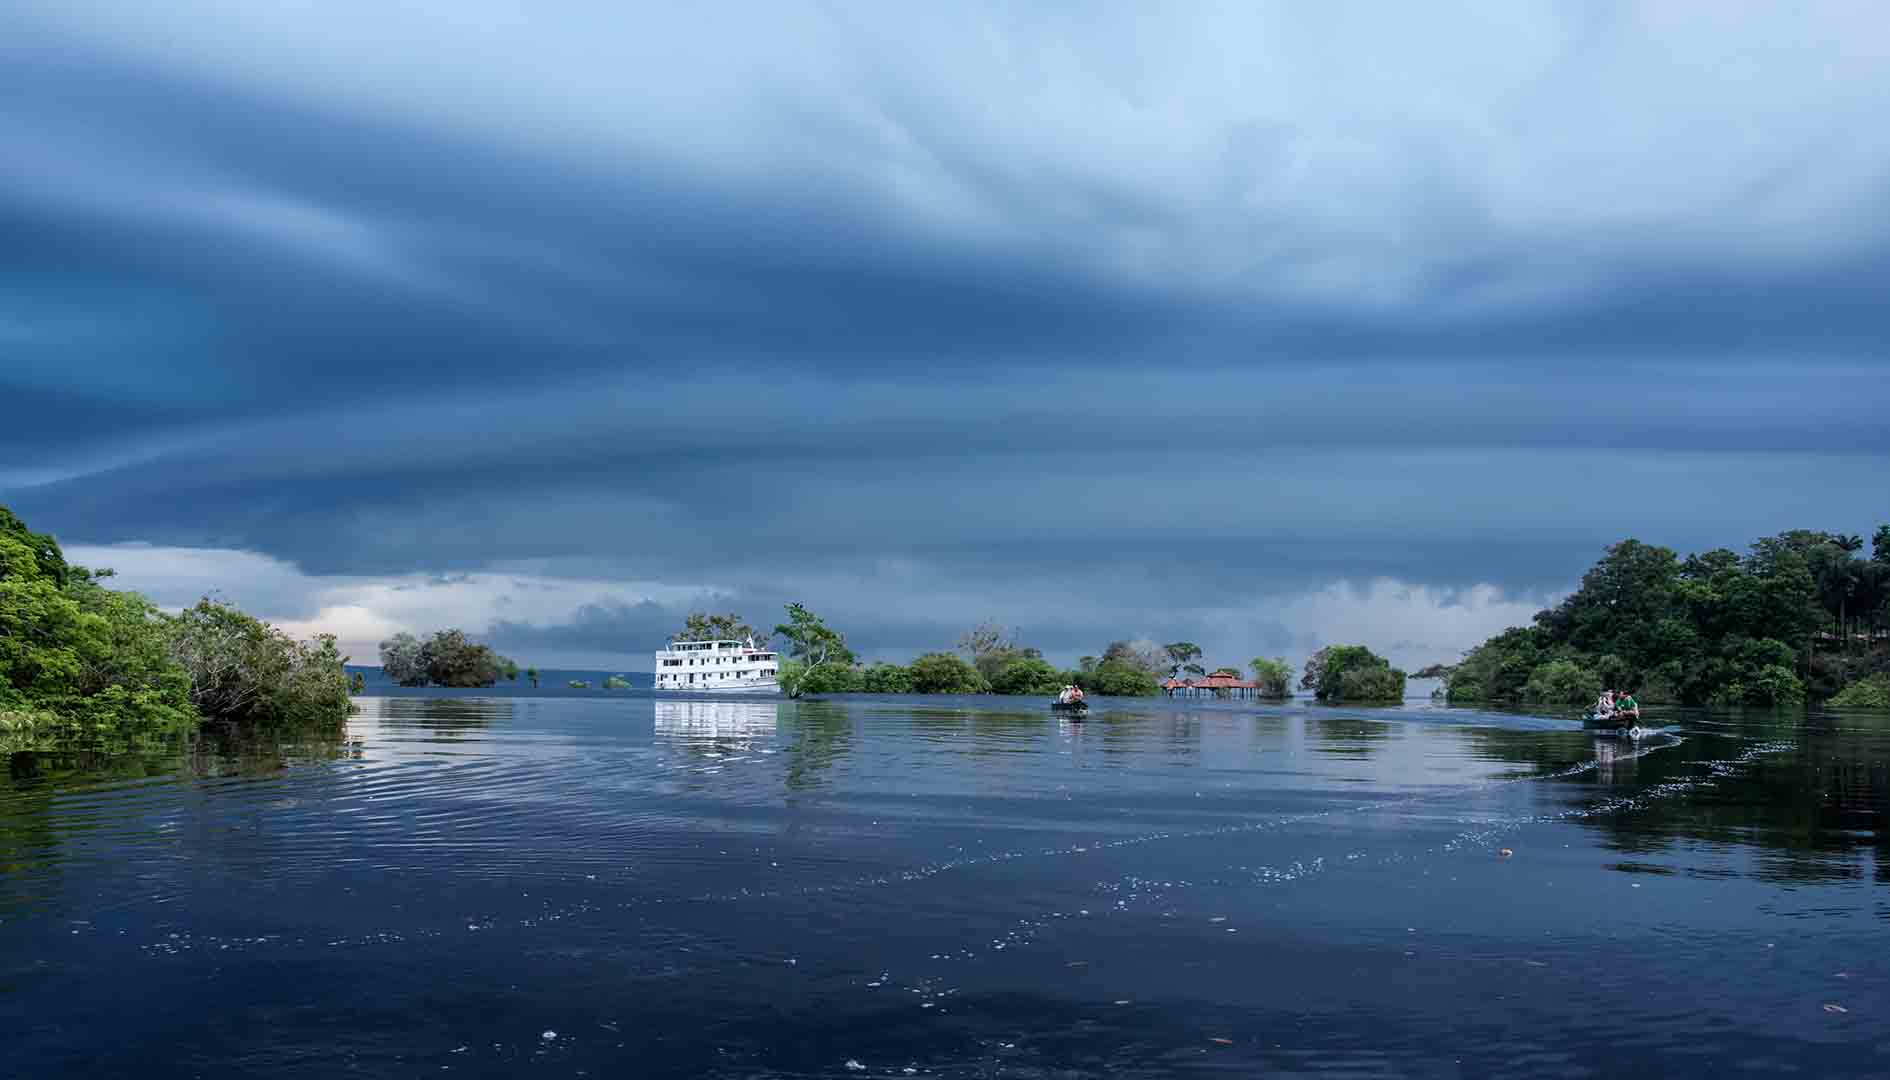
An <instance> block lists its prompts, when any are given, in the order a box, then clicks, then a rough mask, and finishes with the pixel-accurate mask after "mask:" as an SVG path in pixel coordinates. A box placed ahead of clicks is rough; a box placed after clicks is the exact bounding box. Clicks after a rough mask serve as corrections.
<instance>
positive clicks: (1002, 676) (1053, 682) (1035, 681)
mask: <svg viewBox="0 0 1890 1080" xmlns="http://www.w3.org/2000/svg"><path fill="white" fill-rule="evenodd" d="M1063 686H1064V679H1063V674H1062V673H1061V672H1059V671H1058V670H1057V669H1056V668H1053V667H1051V666H1050V665H1049V664H1048V663H1047V662H1045V661H1043V660H1037V659H1028V658H1020V659H1016V660H1012V661H1011V662H1010V663H1008V664H1005V665H1004V666H1003V667H1001V668H999V669H998V671H997V675H996V677H995V678H993V679H992V680H991V692H992V693H994V694H1054V693H1056V692H1057V691H1058V690H1061V689H1063Z"/></svg>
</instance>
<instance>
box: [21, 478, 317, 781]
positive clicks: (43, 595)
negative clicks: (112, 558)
mask: <svg viewBox="0 0 1890 1080" xmlns="http://www.w3.org/2000/svg"><path fill="white" fill-rule="evenodd" d="M111 576H112V572H111V571H110V570H87V569H86V568H84V567H81V566H74V565H71V564H70V563H67V562H66V559H65V553H64V552H63V551H62V550H61V549H60V547H59V544H58V543H57V542H56V541H54V540H53V538H52V537H51V536H47V535H45V534H42V533H35V532H33V531H31V530H30V529H28V528H27V527H26V524H25V523H24V522H23V521H21V520H20V519H19V518H18V517H16V516H15V515H14V514H13V512H12V511H10V510H8V509H7V508H5V507H0V752H12V751H20V750H36V749H67V748H90V749H103V750H125V749H131V748H133V747H136V746H138V745H141V744H144V743H146V742H148V741H150V740H154V739H159V738H163V737H166V736H169V735H172V734H175V733H178V732H185V731H189V730H190V729H192V728H194V727H195V726H197V725H198V724H201V723H203V722H205V721H219V722H223V723H226V724H231V725H241V726H259V725H323V726H335V725H339V724H340V723H341V721H342V720H343V719H344V718H345V717H346V716H347V715H348V712H349V709H350V706H349V703H348V690H349V678H348V675H347V672H346V671H344V670H343V668H342V665H343V664H344V663H346V661H347V658H346V657H344V656H341V655H340V654H339V653H338V652H337V651H336V649H335V639H334V638H333V637H332V636H329V635H321V636H318V637H316V638H314V639H313V640H309V641H298V640H296V639H294V638H291V637H289V636H288V635H287V634H284V633H283V632H281V631H280V630H277V629H276V628H274V627H272V626H270V625H269V624H268V623H265V622H262V621H261V620H259V619H256V618H255V617H253V616H250V615H246V614H244V613H243V612H241V611H239V610H237V609H236V608H235V607H233V606H231V605H228V604H222V603H218V602H216V601H213V600H209V599H205V600H203V601H201V602H199V603H198V604H197V605H196V606H195V607H191V608H188V609H186V610H185V611H183V612H182V613H180V614H177V615H168V614H166V613H164V612H163V611H161V610H159V608H158V607H157V605H155V604H153V603H152V602H151V601H150V600H147V599H146V598H145V597H143V596H141V595H139V594H137V593H135V592H125V591H119V590H115V589H108V588H106V587H105V586H104V585H103V584H102V582H104V581H106V580H108V579H109V578H110V577H111Z"/></svg>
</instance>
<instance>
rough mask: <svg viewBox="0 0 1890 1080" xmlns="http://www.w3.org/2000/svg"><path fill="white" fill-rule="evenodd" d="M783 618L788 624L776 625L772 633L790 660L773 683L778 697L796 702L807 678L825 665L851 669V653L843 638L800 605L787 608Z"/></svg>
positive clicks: (783, 664) (802, 691)
mask: <svg viewBox="0 0 1890 1080" xmlns="http://www.w3.org/2000/svg"><path fill="white" fill-rule="evenodd" d="M787 615H788V621H787V622H784V623H781V624H779V625H777V626H776V627H775V628H774V632H775V633H776V634H779V635H780V636H781V638H782V640H784V641H786V642H787V643H788V656H789V657H791V660H789V661H785V662H783V663H782V664H781V668H780V670H779V671H778V672H777V673H776V676H775V680H776V681H777V682H778V683H780V685H781V692H782V693H784V694H786V695H787V696H788V697H790V698H797V697H800V696H801V695H802V694H803V693H806V692H808V691H807V688H806V681H807V677H808V675H810V674H812V673H814V672H816V671H818V670H819V669H820V668H822V667H823V666H826V665H834V664H837V665H839V666H842V667H852V666H853V653H852V651H851V650H849V649H848V648H847V638H846V635H845V634H842V633H840V632H839V631H837V630H834V629H832V628H831V627H829V626H828V625H827V624H826V623H824V622H822V621H821V619H820V616H818V615H815V614H814V613H813V612H811V611H809V610H807V608H806V607H805V606H804V605H801V604H789V605H788V606H787Z"/></svg>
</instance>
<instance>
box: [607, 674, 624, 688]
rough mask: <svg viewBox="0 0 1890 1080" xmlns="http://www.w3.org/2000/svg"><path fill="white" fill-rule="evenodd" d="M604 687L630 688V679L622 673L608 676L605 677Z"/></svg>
mask: <svg viewBox="0 0 1890 1080" xmlns="http://www.w3.org/2000/svg"><path fill="white" fill-rule="evenodd" d="M604 689H606V690H628V689H630V680H629V679H626V678H624V677H623V676H622V675H611V676H608V677H607V678H605V679H604Z"/></svg>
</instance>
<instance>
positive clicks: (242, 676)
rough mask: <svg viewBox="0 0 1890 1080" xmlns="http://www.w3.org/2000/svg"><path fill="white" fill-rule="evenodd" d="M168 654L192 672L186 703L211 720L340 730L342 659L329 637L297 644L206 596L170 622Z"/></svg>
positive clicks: (344, 697)
mask: <svg viewBox="0 0 1890 1080" xmlns="http://www.w3.org/2000/svg"><path fill="white" fill-rule="evenodd" d="M166 636H167V637H168V639H169V649H170V653H171V656H172V657H173V658H174V659H175V660H176V661H177V662H178V663H179V664H180V665H182V666H183V668H184V670H185V671H187V672H189V673H190V699H191V704H192V705H194V706H195V707H196V709H197V711H198V712H200V713H202V714H203V715H204V716H206V717H208V718H210V719H213V720H225V721H231V722H235V723H244V724H274V725H311V724H324V723H326V724H339V723H340V722H341V721H342V720H343V719H345V718H346V717H347V715H348V710H349V704H348V683H349V680H348V674H347V670H346V668H345V666H344V665H345V664H346V662H347V658H346V657H344V656H342V655H341V654H340V653H339V652H337V651H336V649H335V639H334V636H333V635H323V636H320V637H317V638H316V639H314V640H313V641H311V642H302V641H297V640H295V639H294V638H291V637H290V636H289V635H287V634H285V633H283V632H282V631H280V630H277V629H276V628H275V627H273V626H270V625H269V624H268V623H266V622H263V621H262V620H260V619H257V618H256V617H254V616H252V615H247V614H245V613H243V612H242V611H239V610H237V609H236V608H234V607H232V606H230V605H228V604H220V603H217V602H216V601H214V600H211V599H209V598H208V597H206V598H204V599H203V600H200V601H198V603H197V605H196V606H195V607H190V608H186V609H184V611H183V612H181V613H180V614H178V615H177V616H176V617H174V618H172V619H170V620H168V626H167V635H166Z"/></svg>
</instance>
